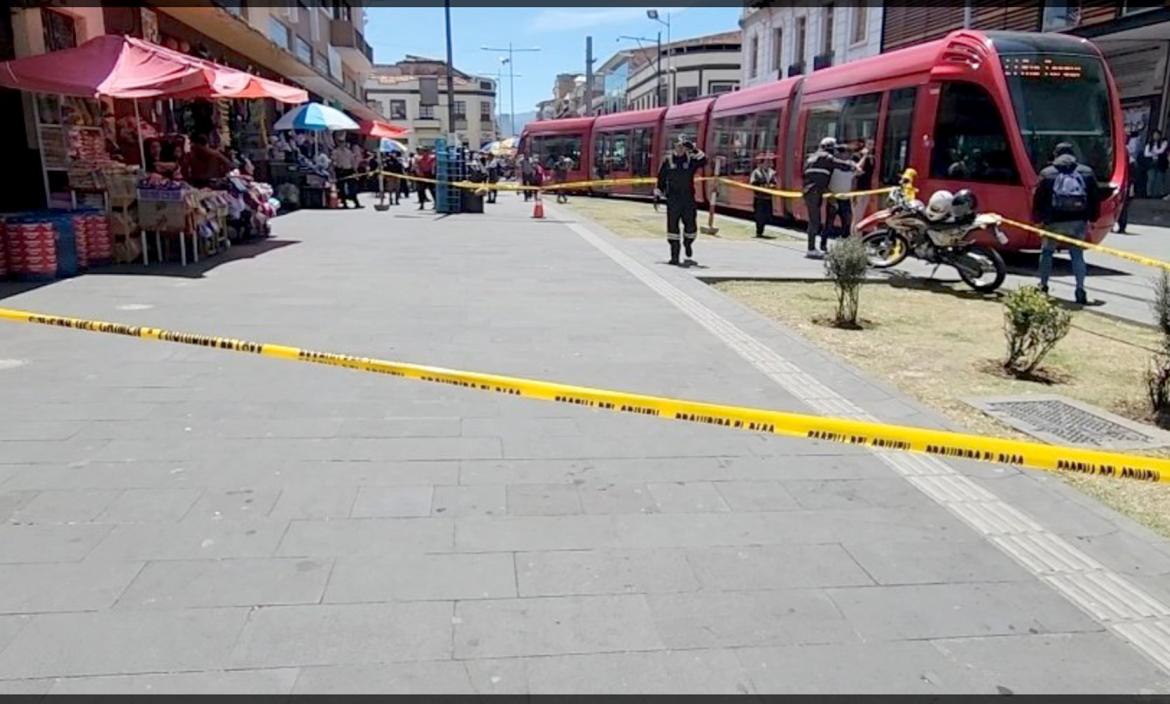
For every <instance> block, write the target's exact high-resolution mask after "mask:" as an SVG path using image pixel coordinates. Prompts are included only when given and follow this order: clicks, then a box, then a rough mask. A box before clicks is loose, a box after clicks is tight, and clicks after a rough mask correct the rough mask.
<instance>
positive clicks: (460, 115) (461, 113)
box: [455, 100, 467, 120]
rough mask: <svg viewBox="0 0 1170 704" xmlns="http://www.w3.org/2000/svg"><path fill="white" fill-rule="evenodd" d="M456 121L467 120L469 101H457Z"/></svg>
mask: <svg viewBox="0 0 1170 704" xmlns="http://www.w3.org/2000/svg"><path fill="white" fill-rule="evenodd" d="M455 119H457V120H459V119H467V101H465V100H456V101H455Z"/></svg>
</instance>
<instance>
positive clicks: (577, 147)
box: [532, 134, 581, 169]
mask: <svg viewBox="0 0 1170 704" xmlns="http://www.w3.org/2000/svg"><path fill="white" fill-rule="evenodd" d="M532 153H533V154H535V155H536V157H537V158H538V159H540V163H541V164H542V165H544V166H545V167H551V166H553V165H554V164H556V162H557V160H558V159H560V158H562V157H566V156H567V157H569V158H570V159H572V160H573V168H574V169H579V168H581V136H580V135H576V134H564V135H560V134H558V135H544V136H541V137H535V138H533V140H532Z"/></svg>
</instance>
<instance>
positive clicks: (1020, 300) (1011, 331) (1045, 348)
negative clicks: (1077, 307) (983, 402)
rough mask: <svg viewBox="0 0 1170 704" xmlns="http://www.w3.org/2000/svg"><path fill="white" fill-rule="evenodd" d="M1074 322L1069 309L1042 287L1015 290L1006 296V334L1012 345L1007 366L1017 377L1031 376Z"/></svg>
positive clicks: (1004, 332) (1004, 331)
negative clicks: (1052, 297) (1053, 298)
mask: <svg viewBox="0 0 1170 704" xmlns="http://www.w3.org/2000/svg"><path fill="white" fill-rule="evenodd" d="M1071 325H1072V317H1071V316H1070V315H1069V314H1068V311H1065V310H1062V309H1061V308H1060V306H1058V305H1057V304H1056V302H1055V301H1053V300H1052V299H1050V298H1049V297H1048V295H1047V294H1045V293H1044V292H1043V291H1041V290H1040V289H1039V288H1036V287H1035V286H1025V287H1023V288H1020V289H1016V290H1015V291H1012V292H1011V293H1009V294H1008V295H1007V296H1005V297H1004V313H1003V334H1004V337H1006V338H1007V348H1008V349H1007V359H1005V360H1004V363H1003V366H1004V369H1006V370H1007V371H1008V372H1010V373H1012V374H1015V375H1016V376H1024V377H1026V376H1031V375H1032V372H1034V371H1036V367H1038V366H1040V362H1042V361H1043V360H1044V358H1045V357H1046V356H1047V355H1048V353H1049V352H1051V351H1052V348H1053V347H1055V346H1056V343H1058V342H1060V341H1061V340H1062V339H1064V336H1065V335H1067V334H1068V331H1069V328H1070V327H1071Z"/></svg>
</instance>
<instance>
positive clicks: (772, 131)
mask: <svg viewBox="0 0 1170 704" xmlns="http://www.w3.org/2000/svg"><path fill="white" fill-rule="evenodd" d="M779 133H780V111H779V110H768V111H766V112H760V113H756V125H755V129H754V130H753V131H752V137H753V140H752V155H751V156H752V161H753V162H754V161H755V159H756V157H758V156H759V155H760V154H763V153H765V152H767V153H769V154H773V155H774V154H776V137H777V135H778V134H779ZM772 166H775V164H774V163H773V164H772ZM752 168H754V166H753V167H752Z"/></svg>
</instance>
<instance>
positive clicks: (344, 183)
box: [330, 144, 362, 208]
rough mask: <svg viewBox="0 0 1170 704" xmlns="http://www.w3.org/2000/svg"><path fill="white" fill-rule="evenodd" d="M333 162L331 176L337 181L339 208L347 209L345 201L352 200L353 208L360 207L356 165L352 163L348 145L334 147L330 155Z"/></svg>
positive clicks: (352, 159)
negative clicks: (339, 197)
mask: <svg viewBox="0 0 1170 704" xmlns="http://www.w3.org/2000/svg"><path fill="white" fill-rule="evenodd" d="M330 158H331V159H332V161H333V175H334V177H335V178H336V179H337V189H338V190H339V191H340V193H339V194H338V195H340V196H341V207H342V208H349V204H348V203H347V201H350V200H352V201H353V205H354V207H355V208H360V207H362V204H361V203H359V202H358V199H357V179H356V178H355V176H354V174H355V173H356V172H357V164H355V163H354V158H353V150H352V149H350V147H349V145H348V144H340V145H338V146H337V147H334V149H333V153H332V154H331V155H330Z"/></svg>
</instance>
